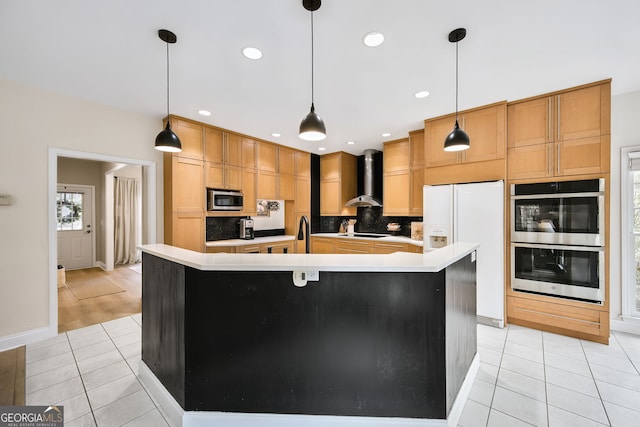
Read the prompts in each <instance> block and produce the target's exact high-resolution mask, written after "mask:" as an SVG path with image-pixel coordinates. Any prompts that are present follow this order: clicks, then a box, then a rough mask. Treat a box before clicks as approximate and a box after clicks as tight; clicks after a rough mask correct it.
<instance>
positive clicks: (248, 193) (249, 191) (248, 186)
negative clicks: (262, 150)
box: [241, 168, 258, 216]
mask: <svg viewBox="0 0 640 427" xmlns="http://www.w3.org/2000/svg"><path fill="white" fill-rule="evenodd" d="M242 202H243V204H242V212H241V213H242V215H249V216H252V215H257V214H258V197H257V192H256V170H255V169H250V168H243V169H242Z"/></svg>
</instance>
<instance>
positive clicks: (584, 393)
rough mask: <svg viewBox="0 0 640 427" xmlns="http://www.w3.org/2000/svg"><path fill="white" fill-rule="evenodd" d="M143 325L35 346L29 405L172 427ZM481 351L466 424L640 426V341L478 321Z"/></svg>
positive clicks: (110, 421) (74, 422)
mask: <svg viewBox="0 0 640 427" xmlns="http://www.w3.org/2000/svg"><path fill="white" fill-rule="evenodd" d="M140 325H141V316H140V315H139V314H138V315H134V316H128V317H124V318H122V319H118V320H113V321H110V322H106V323H102V324H100V325H94V326H89V327H87V328H82V329H77V330H74V331H69V332H67V333H63V334H60V335H58V336H57V337H55V338H52V339H49V340H46V341H42V342H39V343H36V344H31V345H28V346H27V352H26V357H27V366H26V393H27V396H26V403H27V405H50V404H52V403H55V404H60V405H64V410H65V426H67V427H74V426H98V427H106V426H127V427H144V426H149V427H151V426H153V427H161V426H168V425H170V424H169V422H168V421H167V420H168V417H167V416H166V414H165V413H164V411H163V410H162V409H161V408H159V406H158V405H157V403H156V402H154V400H153V399H152V398H151V397H150V395H149V394H148V393H147V391H146V390H145V389H144V387H143V386H142V384H141V383H140V381H139V380H138V377H137V374H138V362H139V361H140V353H141V348H140V342H141V328H140ZM478 353H479V355H480V369H479V371H478V375H477V377H476V380H475V382H474V384H473V387H472V389H471V393H470V395H469V398H468V399H467V402H466V403H465V407H464V410H463V413H462V416H461V418H460V422H459V425H460V426H462V427H475V426H488V427H503V426H504V427H517V426H531V425H534V426H549V427H557V426H580V427H587V426H603V425H605V426H606V425H610V426H639V425H640V336H636V335H630V334H626V333H621V332H614V333H613V334H612V336H611V339H610V345H609V346H605V345H601V344H596V343H592V342H589V341H582V340H578V339H575V338H568V337H564V336H561V335H555V334H550V333H547V332H540V331H537V330H533V329H528V328H523V327H519V326H515V325H509V327H507V328H505V329H497V328H492V327H489V326H484V325H478ZM257 427H259V426H257Z"/></svg>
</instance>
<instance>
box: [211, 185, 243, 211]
mask: <svg viewBox="0 0 640 427" xmlns="http://www.w3.org/2000/svg"><path fill="white" fill-rule="evenodd" d="M242 206H243V197H242V193H241V192H240V191H236V190H221V189H216V188H207V210H208V211H241V210H242Z"/></svg>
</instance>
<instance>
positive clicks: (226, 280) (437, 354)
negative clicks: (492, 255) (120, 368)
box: [140, 245, 478, 427]
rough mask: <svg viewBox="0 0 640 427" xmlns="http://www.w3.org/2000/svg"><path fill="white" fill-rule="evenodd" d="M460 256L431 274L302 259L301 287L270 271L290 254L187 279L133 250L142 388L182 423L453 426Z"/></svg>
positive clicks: (466, 306)
mask: <svg viewBox="0 0 640 427" xmlns="http://www.w3.org/2000/svg"><path fill="white" fill-rule="evenodd" d="M157 246H162V245H154V247H157ZM469 247H470V248H471V249H470V250H468V251H467V253H466V254H465V255H463V256H460V257H459V259H455V260H454V261H453V262H452V263H451V264H450V265H448V266H446V267H445V268H443V269H441V270H439V271H425V270H429V268H409V270H411V269H413V270H415V271H408V269H407V266H403V267H400V268H393V267H388V266H387V268H386V269H387V270H388V271H357V270H359V269H360V270H367V269H370V267H367V268H358V267H354V266H353V265H350V262H349V261H350V260H349V257H350V256H346V257H345V256H344V255H343V256H341V257H340V258H341V259H342V263H341V264H339V265H340V266H341V267H342V268H334V269H331V268H329V267H327V266H318V267H311V268H310V267H309V262H304V263H300V265H304V268H302V267H298V270H305V271H309V270H312V269H313V268H316V270H317V271H318V272H319V280H318V281H308V282H307V283H306V286H303V287H298V286H294V284H293V278H292V276H293V271H295V270H296V269H295V268H290V269H288V270H284V269H283V270H278V268H277V267H275V268H274V264H273V263H272V262H271V261H273V260H274V259H273V258H274V257H287V256H288V257H291V255H232V256H234V257H237V256H240V257H259V258H256V263H255V264H254V265H253V267H252V268H251V269H247V268H246V266H245V268H241V267H239V266H237V265H235V264H234V263H233V262H231V264H230V265H229V266H226V267H225V265H220V262H219V258H218V262H216V265H215V267H213V268H211V266H207V268H209V269H200V268H194V267H193V266H189V263H188V262H187V263H181V262H178V260H177V259H176V258H175V256H170V257H163V256H162V253H161V252H157V250H156V251H154V250H145V252H144V254H143V266H144V267H143V278H142V286H143V298H142V313H143V322H142V362H141V369H140V375H141V378H142V380H143V382H145V385H147V386H148V387H149V388H150V390H151V392H152V394H154V396H155V397H156V398H157V399H158V400H159V401H160V403H161V405H162V406H163V408H164V409H165V411H167V413H169V415H170V416H171V417H172V419H173V421H174V422H175V423H176V424H178V425H184V426H199V425H215V426H249V425H251V426H274V427H275V426H278V427H282V426H289V425H290V426H305V425H309V426H311V425H312V426H342V425H349V426H352V425H393V426H407V427H408V426H427V425H429V426H431V425H449V423H450V422H452V421H454V419H453V418H455V423H456V424H457V419H458V417H459V415H460V412H461V410H462V408H461V407H460V408H457V407H456V408H454V406H455V405H454V403H455V402H456V397H458V396H460V397H462V401H463V402H464V400H465V398H466V394H467V393H468V388H469V387H470V385H471V382H472V381H473V377H475V371H476V370H477V365H478V360H477V356H476V285H475V278H476V274H475V273H476V263H475V251H474V250H473V249H474V248H475V247H474V246H472V245H470V246H469ZM143 250H144V248H143ZM172 250H175V248H172ZM185 252H188V251H185ZM395 255H396V254H394V255H370V256H373V257H389V256H395ZM404 255H405V256H413V255H415V256H416V257H418V258H420V259H422V258H423V257H427V256H428V254H426V255H422V254H404ZM209 256H212V257H216V256H217V257H227V258H228V257H229V255H228V254H224V255H213V254H211V255H209ZM265 257H266V258H265ZM295 257H311V259H312V260H313V257H314V256H313V255H296V256H295ZM317 257H320V256H317ZM317 257H316V258H315V259H316V260H319V259H320V258H317ZM322 257H323V258H326V256H322ZM355 257H361V256H358V255H356V256H355ZM345 258H346V259H345ZM416 259H417V258H416ZM229 261H233V260H231V259H229ZM243 261H246V260H243ZM265 261H268V262H269V264H270V267H269V268H268V269H265V270H260V269H259V268H260V265H261V264H263V263H264V262H265ZM287 261H289V260H287ZM293 261H295V260H293ZM354 261H356V262H357V261H358V260H356V259H354ZM276 264H277V262H276ZM345 265H346V266H350V267H347V268H345V267H344V266H345ZM345 269H346V270H348V271H332V270H345ZM377 270H380V269H379V268H377ZM463 384H464V385H465V387H466V390H464V396H462V394H463V393H461V389H462V388H464V387H463ZM167 406H168V407H167ZM458 406H460V404H459V405H458ZM172 413H175V415H173V416H172Z"/></svg>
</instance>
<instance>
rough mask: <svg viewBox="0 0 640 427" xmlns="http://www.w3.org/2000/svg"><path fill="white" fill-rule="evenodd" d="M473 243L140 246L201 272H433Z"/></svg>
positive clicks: (467, 251)
mask: <svg viewBox="0 0 640 427" xmlns="http://www.w3.org/2000/svg"><path fill="white" fill-rule="evenodd" d="M477 247H478V245H477V244H476V243H463V242H459V243H454V244H452V245H449V246H445V247H444V248H440V249H436V250H434V251H431V252H427V253H424V254H415V253H407V252H396V253H392V254H384V255H382V254H380V255H376V254H227V253H215V254H213V253H210V254H207V253H202V252H194V251H190V250H187V249H182V248H177V247H174V246H169V245H165V244H160V243H158V244H150V245H142V246H140V249H141V250H142V251H143V252H146V253H149V254H152V255H155V256H158V257H160V258H164V259H166V260H169V261H173V262H176V263H179V264H183V265H186V266H189V267H192V268H195V269H197V270H203V271H215V270H219V271H234V270H242V271H294V270H305V269H306V270H317V271H369V272H407V271H414V272H437V271H441V270H442V269H444V268H446V267H447V266H449V265H451V264H453V263H454V262H456V261H458V260H460V259H462V258H463V257H465V256H466V255H468V254H469V253H471V252H473V251H474V250H475V249H476V248H477Z"/></svg>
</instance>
